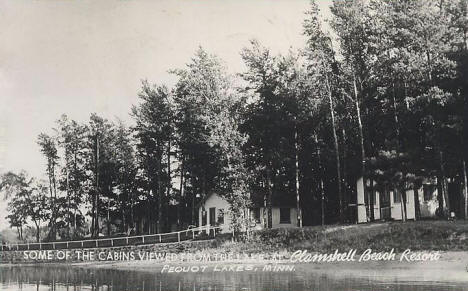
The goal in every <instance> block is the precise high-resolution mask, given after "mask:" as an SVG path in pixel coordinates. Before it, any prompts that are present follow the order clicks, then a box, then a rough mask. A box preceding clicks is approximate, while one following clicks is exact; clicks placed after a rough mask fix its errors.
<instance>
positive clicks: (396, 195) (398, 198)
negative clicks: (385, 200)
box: [393, 190, 401, 203]
mask: <svg viewBox="0 0 468 291" xmlns="http://www.w3.org/2000/svg"><path fill="white" fill-rule="evenodd" d="M393 203H401V193H400V191H398V190H394V191H393Z"/></svg>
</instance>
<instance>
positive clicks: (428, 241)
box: [216, 221, 468, 252]
mask: <svg viewBox="0 0 468 291" xmlns="http://www.w3.org/2000/svg"><path fill="white" fill-rule="evenodd" d="M216 246H217V247H230V248H232V249H233V251H234V250H235V251H245V252H264V251H278V250H297V249H308V250H311V251H316V252H329V251H334V250H335V249H339V250H349V249H357V250H358V251H363V250H365V249H368V248H371V249H375V250H379V251H382V250H389V249H392V248H394V249H395V251H397V252H398V251H404V250H405V249H408V248H410V249H412V250H440V251H468V221H417V222H414V221H408V222H405V223H403V222H385V223H369V224H360V225H345V226H326V227H323V228H322V227H305V228H303V229H298V228H279V229H268V230H262V231H258V232H256V233H255V234H254V235H253V236H252V237H251V238H250V240H248V241H246V242H242V243H232V242H229V241H227V240H225V239H223V238H222V237H221V238H219V239H217V241H216Z"/></svg>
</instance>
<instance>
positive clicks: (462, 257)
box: [0, 251, 468, 283]
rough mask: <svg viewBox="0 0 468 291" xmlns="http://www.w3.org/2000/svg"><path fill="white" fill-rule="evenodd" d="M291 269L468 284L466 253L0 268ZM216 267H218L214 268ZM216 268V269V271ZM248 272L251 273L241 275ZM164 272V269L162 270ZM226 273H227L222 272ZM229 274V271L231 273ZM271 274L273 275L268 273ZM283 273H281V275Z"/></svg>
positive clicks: (110, 262) (147, 270)
mask: <svg viewBox="0 0 468 291" xmlns="http://www.w3.org/2000/svg"><path fill="white" fill-rule="evenodd" d="M276 264H278V265H292V266H294V270H293V271H290V272H293V273H295V274H299V275H307V274H311V273H313V274H320V275H325V276H328V277H331V278H336V279H340V278H346V277H352V278H369V277H372V278H373V279H374V280H379V281H389V280H393V281H394V280H398V281H411V282H421V283H422V282H427V281H431V282H445V283H446V282H468V252H466V251H448V252H441V256H440V259H439V260H437V261H425V262H424V261H423V262H400V261H368V262H358V261H348V262H330V263H329V262H320V263H317V262H315V263H291V262H289V261H288V260H283V261H280V262H273V261H265V262H258V261H255V260H247V261H238V260H236V261H221V262H219V261H216V262H214V261H210V262H159V261H151V260H144V261H140V260H136V261H84V262H50V263H44V262H42V263H20V264H11V263H7V264H2V263H0V268H1V267H41V266H42V267H46V266H47V267H72V268H85V269H107V270H109V269H110V270H122V271H137V272H149V273H159V274H166V275H167V274H169V275H171V274H175V275H177V274H181V273H176V272H172V273H168V272H162V271H163V268H164V266H165V265H166V266H167V265H169V266H171V267H175V266H186V267H187V266H188V267H191V266H201V265H204V266H206V270H205V271H204V273H216V272H217V271H216V270H217V269H218V271H219V269H220V267H219V266H241V269H242V268H244V267H245V266H253V267H254V268H260V269H261V268H263V267H264V266H265V265H276ZM216 266H218V267H216ZM216 268H217V269H216ZM249 270H250V271H251V269H247V270H245V268H244V269H243V270H242V271H244V272H245V271H249ZM166 271H167V268H166ZM225 272H229V270H225ZM231 272H232V270H231ZM272 272H273V271H272ZM283 273H284V272H283Z"/></svg>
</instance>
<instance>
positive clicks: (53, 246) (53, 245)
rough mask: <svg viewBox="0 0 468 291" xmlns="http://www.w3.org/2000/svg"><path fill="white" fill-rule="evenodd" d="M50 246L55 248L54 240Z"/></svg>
mask: <svg viewBox="0 0 468 291" xmlns="http://www.w3.org/2000/svg"><path fill="white" fill-rule="evenodd" d="M52 248H53V249H54V250H55V243H54V242H53V243H52Z"/></svg>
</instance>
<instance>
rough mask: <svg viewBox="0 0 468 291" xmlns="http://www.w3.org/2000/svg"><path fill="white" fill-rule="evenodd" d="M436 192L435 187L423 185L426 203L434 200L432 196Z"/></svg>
mask: <svg viewBox="0 0 468 291" xmlns="http://www.w3.org/2000/svg"><path fill="white" fill-rule="evenodd" d="M434 191H435V185H429V184H424V185H423V192H424V201H429V200H432V194H433V193H434Z"/></svg>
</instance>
